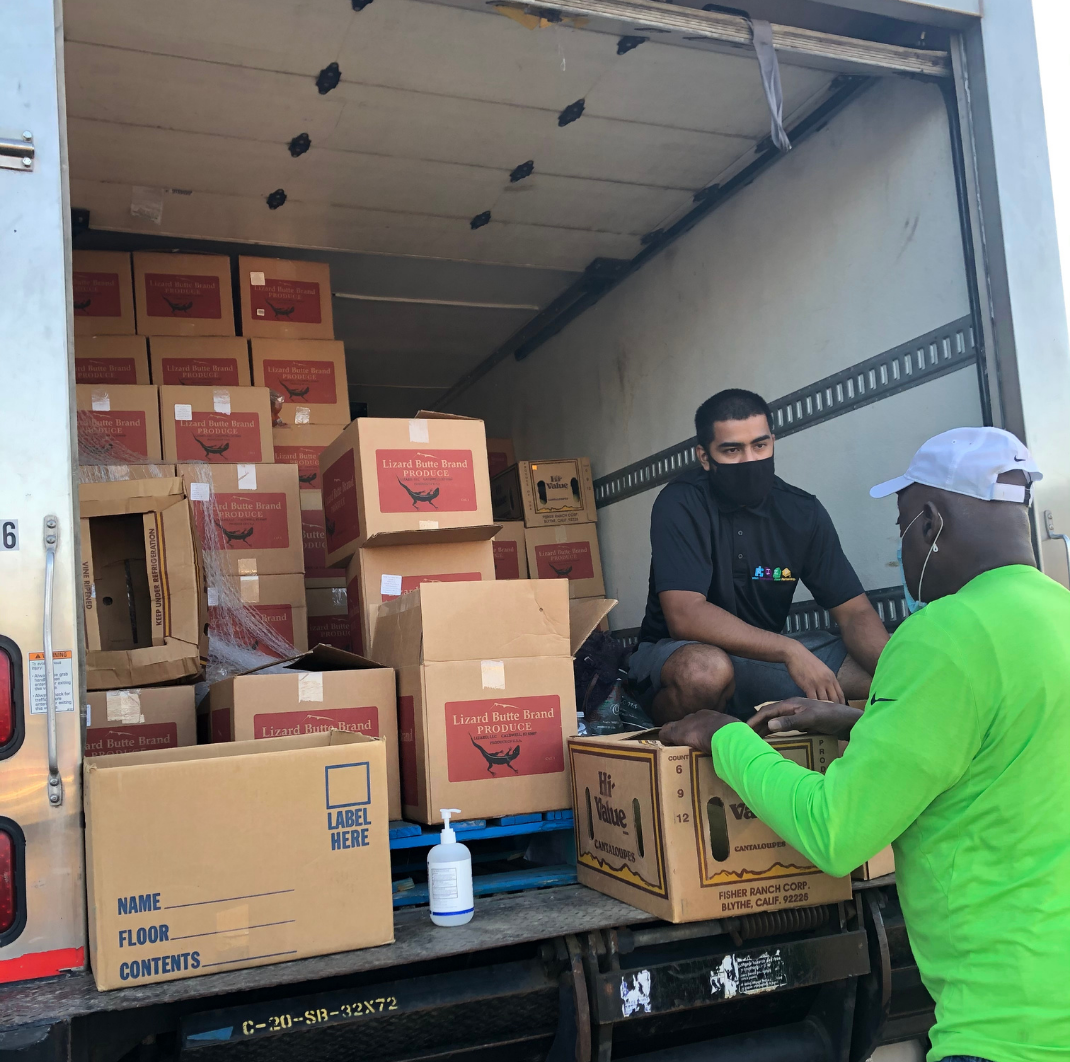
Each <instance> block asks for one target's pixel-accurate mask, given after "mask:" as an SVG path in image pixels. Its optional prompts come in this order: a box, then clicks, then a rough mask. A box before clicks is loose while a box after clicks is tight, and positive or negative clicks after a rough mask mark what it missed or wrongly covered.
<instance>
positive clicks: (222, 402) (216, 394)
mask: <svg viewBox="0 0 1070 1062" xmlns="http://www.w3.org/2000/svg"><path fill="white" fill-rule="evenodd" d="M212 408H213V409H214V410H215V411H216V412H217V413H226V414H228V415H229V414H230V392H229V391H228V390H227V389H226V388H225V387H216V388H214V389H213V391H212Z"/></svg>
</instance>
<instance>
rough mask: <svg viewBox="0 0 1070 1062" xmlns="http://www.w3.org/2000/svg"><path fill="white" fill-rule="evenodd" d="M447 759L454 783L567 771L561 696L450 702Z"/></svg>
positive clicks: (446, 706)
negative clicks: (562, 737)
mask: <svg viewBox="0 0 1070 1062" xmlns="http://www.w3.org/2000/svg"><path fill="white" fill-rule="evenodd" d="M445 716H446V763H447V767H448V771H449V779H450V781H451V782H475V781H480V780H482V779H488V778H490V779H493V778H502V777H512V776H513V775H530V774H556V773H557V772H558V771H561V770H564V764H565V758H564V751H563V749H562V745H561V698H560V697H558V696H557V695H556V694H551V695H544V696H536V697H514V698H512V699H510V700H509V701H493V700H479V701H447V702H446V705H445Z"/></svg>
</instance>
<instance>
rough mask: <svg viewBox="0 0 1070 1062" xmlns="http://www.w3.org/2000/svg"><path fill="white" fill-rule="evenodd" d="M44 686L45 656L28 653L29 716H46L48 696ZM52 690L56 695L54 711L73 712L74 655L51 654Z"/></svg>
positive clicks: (68, 651) (63, 653)
mask: <svg viewBox="0 0 1070 1062" xmlns="http://www.w3.org/2000/svg"><path fill="white" fill-rule="evenodd" d="M46 689H47V687H46V686H45V654H44V653H30V714H31V715H47V714H48V695H47V693H46ZM52 689H53V690H54V691H55V694H56V711H57V712H73V711H74V655H73V654H72V653H71V651H70V650H69V649H68V650H67V651H66V652H53V654H52Z"/></svg>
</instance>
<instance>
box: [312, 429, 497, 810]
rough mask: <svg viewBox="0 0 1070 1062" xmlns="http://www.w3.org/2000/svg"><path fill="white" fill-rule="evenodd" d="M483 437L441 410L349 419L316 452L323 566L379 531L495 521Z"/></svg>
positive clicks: (340, 559)
mask: <svg viewBox="0 0 1070 1062" xmlns="http://www.w3.org/2000/svg"><path fill="white" fill-rule="evenodd" d="M486 442H487V440H486V435H485V433H484V428H483V421H481V420H472V419H470V418H468V417H454V416H449V415H447V414H444V413H428V412H425V411H421V412H420V413H418V414H417V415H416V417H415V418H414V419H412V420H400V419H398V420H385V419H375V418H370V417H358V418H357V419H356V420H354V421H353V422H352V423H350V424H349V425H348V426H347V427H346V429H345V431H343V432H342V434H341V435H340V436H339V437H338V438H337V439H335V441H334V442H333V443H331V445H330V446H328V447H327V449H326V450H324V451H323V453H322V454H320V475H321V480H322V484H323V487H322V489H323V512H324V524H325V527H326V531H327V563H328V565H330V566H331V567H336V566H338V565H339V564H340V563H341V562H343V561H345V560H346V559H347V558H348V557H351V556H352V555H353V554H354V553H355V552H356V551H357V548H358V547H360V546H362V545H364V543H365V541H366V540H367V539H368V538H370V537H371V536H372V535H377V534H380V533H381V532H384V531H423V530H427V529H429V528H446V527H475V526H477V525H479V524H490V523H493V521H492V519H491V511H490V479H489V477H488V475H487V445H486ZM465 814H466V815H467V814H468V809H467V808H465Z"/></svg>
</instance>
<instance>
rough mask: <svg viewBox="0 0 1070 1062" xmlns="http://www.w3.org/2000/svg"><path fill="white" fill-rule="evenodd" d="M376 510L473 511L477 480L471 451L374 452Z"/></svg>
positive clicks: (388, 511)
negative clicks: (377, 480)
mask: <svg viewBox="0 0 1070 1062" xmlns="http://www.w3.org/2000/svg"><path fill="white" fill-rule="evenodd" d="M375 467H376V472H377V473H378V478H379V511H380V512H381V513H409V512H413V511H416V512H421V513H423V512H427V513H433V512H435V511H436V510H437V511H439V512H447V513H460V512H473V511H474V510H475V508H476V477H475V470H474V468H473V462H472V451H471V450H413V449H408V450H376V451H375Z"/></svg>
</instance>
